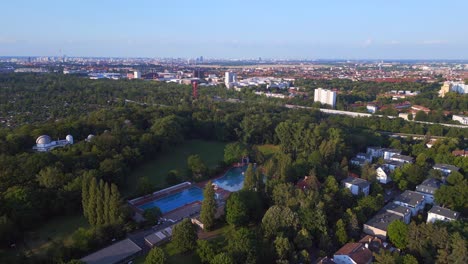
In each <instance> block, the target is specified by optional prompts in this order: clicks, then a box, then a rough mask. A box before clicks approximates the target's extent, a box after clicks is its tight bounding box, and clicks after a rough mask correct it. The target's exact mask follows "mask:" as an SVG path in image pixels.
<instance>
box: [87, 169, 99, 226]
mask: <svg viewBox="0 0 468 264" xmlns="http://www.w3.org/2000/svg"><path fill="white" fill-rule="evenodd" d="M98 188H99V187H98V185H97V182H96V178H91V180H90V184H89V192H88V194H89V198H88V205H87V206H86V208H87V213H86V215H87V216H88V222H89V224H90V225H91V226H96V225H97V224H98V222H97V218H98V216H97V210H96V208H97V200H98V199H99V189H98Z"/></svg>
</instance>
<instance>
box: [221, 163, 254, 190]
mask: <svg viewBox="0 0 468 264" xmlns="http://www.w3.org/2000/svg"><path fill="white" fill-rule="evenodd" d="M245 169H246V167H234V168H231V169H229V170H228V171H227V172H226V173H225V174H224V176H223V177H221V178H219V179H217V180H214V181H213V183H215V184H216V185H218V186H219V187H221V188H223V189H225V190H227V191H230V192H237V191H239V190H240V189H242V187H244V174H243V172H244V171H245Z"/></svg>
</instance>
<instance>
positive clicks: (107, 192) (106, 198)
mask: <svg viewBox="0 0 468 264" xmlns="http://www.w3.org/2000/svg"><path fill="white" fill-rule="evenodd" d="M110 196H111V191H110V184H105V185H104V221H105V223H106V224H111V223H112V219H111V216H110V209H109V208H110Z"/></svg>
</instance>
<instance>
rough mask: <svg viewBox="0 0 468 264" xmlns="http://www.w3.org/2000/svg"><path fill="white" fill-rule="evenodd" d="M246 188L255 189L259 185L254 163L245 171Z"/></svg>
mask: <svg viewBox="0 0 468 264" xmlns="http://www.w3.org/2000/svg"><path fill="white" fill-rule="evenodd" d="M244 176H245V177H244V187H243V189H244V190H255V189H256V185H257V180H256V179H255V178H256V174H255V171H254V168H253V165H252V163H250V164H249V165H248V166H247V170H246V171H245V173H244Z"/></svg>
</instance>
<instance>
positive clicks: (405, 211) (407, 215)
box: [383, 203, 411, 224]
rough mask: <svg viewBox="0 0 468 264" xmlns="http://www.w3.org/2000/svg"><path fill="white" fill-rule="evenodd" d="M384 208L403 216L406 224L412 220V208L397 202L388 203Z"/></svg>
mask: <svg viewBox="0 0 468 264" xmlns="http://www.w3.org/2000/svg"><path fill="white" fill-rule="evenodd" d="M383 210H385V211H387V212H389V213H392V214H396V215H399V216H401V217H403V222H405V224H409V223H410V221H411V210H410V209H409V208H406V207H404V206H401V205H398V204H395V203H388V204H387V205H385V206H384V208H383Z"/></svg>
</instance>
